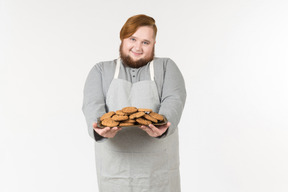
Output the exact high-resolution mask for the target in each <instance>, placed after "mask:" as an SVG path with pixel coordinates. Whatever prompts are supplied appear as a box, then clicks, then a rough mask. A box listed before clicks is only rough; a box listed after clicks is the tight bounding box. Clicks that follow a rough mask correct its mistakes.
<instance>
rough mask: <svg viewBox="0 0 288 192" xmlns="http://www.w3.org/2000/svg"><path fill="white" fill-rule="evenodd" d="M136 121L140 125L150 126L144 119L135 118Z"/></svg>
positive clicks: (149, 122)
mask: <svg viewBox="0 0 288 192" xmlns="http://www.w3.org/2000/svg"><path fill="white" fill-rule="evenodd" d="M136 121H137V122H138V123H139V124H140V125H150V124H152V122H151V121H149V120H146V119H144V118H142V117H140V118H137V119H136Z"/></svg>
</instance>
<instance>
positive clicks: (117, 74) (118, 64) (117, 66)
mask: <svg viewBox="0 0 288 192" xmlns="http://www.w3.org/2000/svg"><path fill="white" fill-rule="evenodd" d="M119 71H120V58H118V59H117V64H116V68H115V73H114V79H118V76H119ZM150 78H151V81H154V60H152V61H151V62H150Z"/></svg>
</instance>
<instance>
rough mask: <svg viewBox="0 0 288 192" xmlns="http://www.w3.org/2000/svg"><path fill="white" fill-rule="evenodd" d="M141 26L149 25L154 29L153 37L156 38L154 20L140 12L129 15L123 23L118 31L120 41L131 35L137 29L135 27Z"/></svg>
mask: <svg viewBox="0 0 288 192" xmlns="http://www.w3.org/2000/svg"><path fill="white" fill-rule="evenodd" d="M142 26H151V27H152V28H153V30H154V37H155V38H156V34H157V27H156V24H155V20H154V19H153V18H152V17H149V16H147V15H143V14H141V15H135V16H132V17H130V18H129V19H128V20H127V21H126V23H125V24H124V25H123V27H122V29H121V31H120V39H121V41H123V39H126V38H128V37H130V36H132V35H133V34H134V33H135V32H136V31H137V29H138V28H139V27H142Z"/></svg>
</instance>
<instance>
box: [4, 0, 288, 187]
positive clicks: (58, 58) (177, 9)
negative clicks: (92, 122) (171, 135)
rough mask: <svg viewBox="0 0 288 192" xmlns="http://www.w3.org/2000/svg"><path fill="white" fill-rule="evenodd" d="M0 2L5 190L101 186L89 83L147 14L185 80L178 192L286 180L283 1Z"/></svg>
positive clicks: (161, 47)
mask: <svg viewBox="0 0 288 192" xmlns="http://www.w3.org/2000/svg"><path fill="white" fill-rule="evenodd" d="M0 2H1V4H0V19H1V41H0V51H1V52H0V54H1V55H0V59H1V60H0V62H1V63H0V91H1V94H0V128H1V129H0V150H1V153H0V183H1V184H0V191H3V192H18V191H19V192H20V191H21V192H39V191H41V192H51V191H71V192H72V191H73V192H74V191H75V192H79V191H86V192H89V191H91V192H92V191H97V182H96V170H95V164H94V151H93V140H92V139H91V138H90V137H89V136H88V132H87V128H86V123H85V121H84V116H83V114H82V111H81V105H82V91H83V85H84V82H85V79H86V76H87V74H88V72H89V70H90V69H91V67H92V66H93V65H94V64H95V63H97V62H99V61H103V60H111V59H114V58H116V57H118V49H119V45H120V40H119V31H120V29H121V27H122V25H123V24H124V22H125V21H126V20H127V19H128V17H130V16H132V15H135V14H139V13H144V14H147V15H150V16H152V17H154V18H155V19H156V23H157V26H158V30H159V32H158V37H157V43H156V56H158V57H170V58H172V59H173V60H174V61H175V62H176V63H177V64H178V66H179V68H180V70H181V71H182V73H183V76H184V78H185V81H186V87H187V94H188V96H187V102H186V106H185V110H184V113H183V118H182V121H181V123H180V147H181V148H180V152H181V153H180V155H181V177H182V191H184V192H190V191H195V192H224V191H227V192H255V191H261V192H272V191H273V192H274V191H275V192H287V191H288V182H287V181H288V164H287V162H288V139H287V138H288V129H287V128H288V101H287V98H288V67H287V66H288V65H287V64H288V57H287V55H288V48H287V45H288V37H287V34H288V25H287V20H288V13H287V9H288V3H287V1H286V0H282V1H281V0H273V1H272V0H270V1H269V0H262V1H260V0H218V1H213V0H191V1H188V0H187V1H181V0H179V1H164V0H163V1H160V0H159V1H154V0H153V1H152V0H146V1H135V0H125V1H116V0H115V1H111V0H106V1H100V0H99V1H96V0H94V1H93V0H81V1H80V0H70V1H68V0H67V1H65V0H50V1H39V0H26V1H21V0H1V1H0Z"/></svg>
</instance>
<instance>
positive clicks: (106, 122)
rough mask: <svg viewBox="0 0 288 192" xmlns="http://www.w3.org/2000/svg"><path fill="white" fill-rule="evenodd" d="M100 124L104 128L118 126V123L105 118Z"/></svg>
mask: <svg viewBox="0 0 288 192" xmlns="http://www.w3.org/2000/svg"><path fill="white" fill-rule="evenodd" d="M101 124H102V125H104V126H106V127H116V126H117V125H118V124H119V122H117V121H114V120H113V119H111V118H106V119H104V120H103V121H102V122H101Z"/></svg>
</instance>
